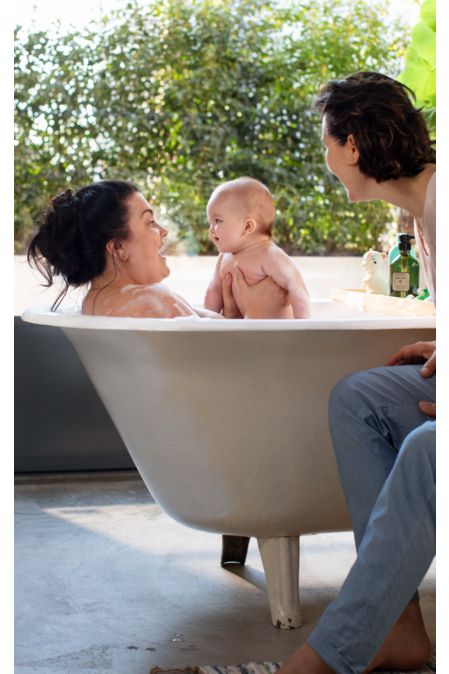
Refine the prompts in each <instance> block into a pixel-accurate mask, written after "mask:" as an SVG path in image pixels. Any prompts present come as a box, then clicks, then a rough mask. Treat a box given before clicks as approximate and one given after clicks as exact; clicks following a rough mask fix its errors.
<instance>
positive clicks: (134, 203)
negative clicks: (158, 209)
mask: <svg viewBox="0 0 449 674" xmlns="http://www.w3.org/2000/svg"><path fill="white" fill-rule="evenodd" d="M127 206H128V213H129V219H128V231H129V234H128V238H127V239H125V240H124V241H122V242H121V247H122V249H123V250H124V251H125V253H126V256H127V257H126V271H127V273H128V275H129V277H130V279H131V282H132V283H135V284H137V285H146V284H148V283H159V282H160V281H162V279H164V278H165V277H166V276H168V275H169V274H170V269H169V268H168V266H167V262H166V258H165V257H164V256H163V255H161V249H162V247H163V245H164V238H165V237H166V236H167V234H168V232H167V230H166V229H164V228H163V227H161V226H160V225H159V224H158V223H157V222H156V219H155V215H154V212H153V209H152V208H151V206H150V204H149V203H148V201H147V200H146V199H145V197H144V196H143V195H142V194H140V192H135V193H134V194H133V195H132V196H131V197H129V199H128V200H127Z"/></svg>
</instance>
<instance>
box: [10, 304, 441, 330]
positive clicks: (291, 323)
mask: <svg viewBox="0 0 449 674" xmlns="http://www.w3.org/2000/svg"><path fill="white" fill-rule="evenodd" d="M22 320H24V321H25V322H27V323H34V324H37V325H48V326H55V327H60V328H70V329H72V328H73V329H82V330H132V331H144V332H145V331H147V332H242V331H244V332H248V331H262V332H263V331H278V332H284V331H291V330H398V329H409V328H427V329H434V328H435V325H436V320H435V317H434V316H419V317H418V316H401V317H397V316H384V317H379V316H370V315H361V317H360V318H359V317H357V318H353V317H351V318H344V317H343V318H308V319H304V320H279V319H252V320H245V321H242V320H240V319H227V320H216V319H211V318H197V317H196V316H188V317H180V318H129V317H121V316H120V317H117V316H86V315H82V314H81V313H80V311H79V308H74V307H71V308H69V309H65V310H64V311H56V312H54V311H51V310H50V309H48V308H43V307H31V308H29V309H26V311H24V312H23V314H22Z"/></svg>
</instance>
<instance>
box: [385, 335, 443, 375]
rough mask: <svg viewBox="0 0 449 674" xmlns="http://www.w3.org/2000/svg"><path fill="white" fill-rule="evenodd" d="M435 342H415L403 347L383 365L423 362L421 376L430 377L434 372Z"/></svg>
mask: <svg viewBox="0 0 449 674" xmlns="http://www.w3.org/2000/svg"><path fill="white" fill-rule="evenodd" d="M435 349H436V342H415V343H414V344H408V345H407V346H403V347H402V349H399V351H397V352H396V353H394V354H393V355H392V356H391V357H390V358H389V360H388V361H387V362H386V363H385V365H410V364H415V363H422V362H425V364H424V366H423V368H422V370H421V374H422V375H423V377H430V376H432V375H433V373H434V372H435V371H436V355H435V354H436V351H435Z"/></svg>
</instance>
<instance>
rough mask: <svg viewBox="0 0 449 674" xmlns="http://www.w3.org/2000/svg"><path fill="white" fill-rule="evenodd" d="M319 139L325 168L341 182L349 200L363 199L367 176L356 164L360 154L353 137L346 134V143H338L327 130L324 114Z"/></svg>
mask: <svg viewBox="0 0 449 674" xmlns="http://www.w3.org/2000/svg"><path fill="white" fill-rule="evenodd" d="M321 140H322V143H323V146H324V150H325V154H324V156H325V159H326V164H327V168H328V169H329V171H330V172H331V173H333V174H334V176H336V177H337V178H338V179H339V181H340V182H341V183H342V184H343V186H344V187H345V189H346V192H347V195H348V199H349V201H364V199H365V198H366V185H367V180H368V178H367V176H364V175H363V173H361V171H360V169H359V167H358V166H357V162H358V160H359V156H360V155H359V151H358V150H357V148H356V146H355V143H354V139H353V137H352V136H348V139H347V141H346V143H345V144H344V145H340V143H339V142H338V140H337V139H336V138H335V136H331V135H330V133H329V132H328V130H327V120H326V115H324V116H323V124H322V135H321Z"/></svg>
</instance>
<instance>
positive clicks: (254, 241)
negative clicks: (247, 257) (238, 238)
mask: <svg viewBox="0 0 449 674" xmlns="http://www.w3.org/2000/svg"><path fill="white" fill-rule="evenodd" d="M270 241H271V238H270V237H269V236H268V234H258V235H257V236H256V238H251V239H249V240H248V241H242V245H241V246H239V248H238V249H237V250H235V251H234V255H235V253H242V252H243V251H246V250H249V249H250V248H255V247H256V246H261V245H262V244H263V243H269V242H270Z"/></svg>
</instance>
